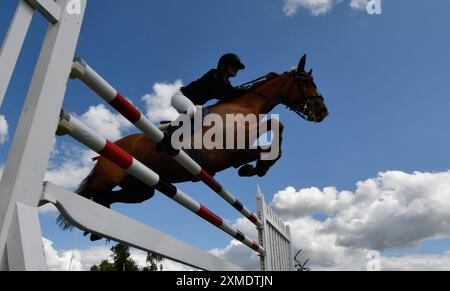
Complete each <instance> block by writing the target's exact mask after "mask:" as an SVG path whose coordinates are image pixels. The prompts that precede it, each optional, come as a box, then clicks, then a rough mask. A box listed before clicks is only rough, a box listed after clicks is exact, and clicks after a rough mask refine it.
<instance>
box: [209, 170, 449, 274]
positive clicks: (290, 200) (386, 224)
mask: <svg viewBox="0 0 450 291" xmlns="http://www.w3.org/2000/svg"><path fill="white" fill-rule="evenodd" d="M272 207H273V208H274V209H275V210H276V212H277V213H278V214H279V215H280V216H282V217H284V219H285V220H286V222H287V223H288V224H289V225H290V227H291V233H292V241H293V245H294V250H299V249H303V253H302V258H303V259H305V258H310V259H311V261H310V262H311V263H310V267H312V268H313V269H314V270H366V266H367V263H368V261H367V259H366V256H367V254H368V252H369V250H378V251H381V252H382V251H384V250H409V252H414V248H415V247H417V246H418V245H419V244H420V243H422V242H424V241H429V240H433V239H440V238H446V237H450V171H449V172H442V173H420V172H416V173H413V174H407V173H403V172H398V171H391V172H384V173H380V174H379V175H378V177H376V178H373V179H368V180H366V181H363V182H358V183H357V187H356V191H354V192H350V191H337V190H336V189H335V187H327V188H325V189H323V190H319V189H317V188H307V189H301V190H299V191H295V189H294V188H292V187H289V188H287V189H285V190H282V191H279V192H278V193H276V195H275V197H274V199H273V201H272ZM318 213H320V214H324V215H326V219H324V220H318V219H315V218H314V217H313V215H314V214H318ZM243 224H248V227H251V224H250V223H247V222H246V221H245V220H239V221H238V223H237V225H238V226H239V227H240V228H242V229H243V230H244V232H245V231H250V233H252V232H251V230H250V229H249V228H248V227H245V226H244V225H243ZM241 247H242V246H241V245H239V244H236V243H235V242H232V243H230V244H229V245H228V246H227V247H226V248H224V249H222V250H214V252H215V253H216V254H218V255H220V256H223V257H225V258H227V259H230V260H232V261H235V262H247V263H248V262H250V263H251V264H252V265H253V267H250V269H255V268H257V264H256V262H255V260H254V259H253V257H252V256H251V255H250V254H249V253H244V252H239V249H238V248H241ZM449 261H450V251H449V252H446V253H443V254H440V255H439V254H437V255H427V256H420V255H408V256H402V257H382V260H381V267H382V269H384V270H435V269H436V270H449V269H450V263H449ZM247 267H248V266H247Z"/></svg>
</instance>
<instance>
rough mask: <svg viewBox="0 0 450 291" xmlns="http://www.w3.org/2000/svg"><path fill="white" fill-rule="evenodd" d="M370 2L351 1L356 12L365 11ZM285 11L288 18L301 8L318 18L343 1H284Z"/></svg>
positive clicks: (363, 0) (351, 5) (365, 0)
mask: <svg viewBox="0 0 450 291" xmlns="http://www.w3.org/2000/svg"><path fill="white" fill-rule="evenodd" d="M369 1H370V0H350V7H351V8H352V9H354V10H365V9H366V7H367V3H369ZM283 2H284V6H283V11H284V14H285V15H287V16H293V15H295V14H296V13H297V11H298V9H299V8H304V9H307V10H308V11H309V12H310V13H311V15H314V16H318V15H323V14H326V13H327V12H330V11H331V10H332V9H333V7H334V6H335V5H337V4H339V3H341V2H342V0H283Z"/></svg>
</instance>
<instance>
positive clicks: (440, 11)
mask: <svg viewBox="0 0 450 291" xmlns="http://www.w3.org/2000/svg"><path fill="white" fill-rule="evenodd" d="M3 2H6V3H2V4H1V9H0V36H2V37H3V36H4V35H5V33H6V31H7V27H8V23H9V21H10V19H11V17H12V14H13V12H14V9H15V6H16V1H3ZM288 2H289V1H288ZM296 2H298V3H300V2H302V1H295V0H292V1H291V3H296ZM336 2H338V1H332V0H330V1H328V3H331V4H332V6H331V7H330V8H329V9H328V11H327V12H326V13H323V14H320V15H312V14H311V10H310V9H308V8H305V7H301V6H300V7H298V9H297V10H296V11H295V13H293V15H289V16H288V15H286V13H285V11H283V7H284V5H286V1H281V0H270V1H269V0H246V1H238V0H228V1H208V0H199V1H181V0H169V1H140V0H129V1H119V0H110V1H90V3H89V5H88V9H87V13H86V18H85V22H84V25H83V30H82V33H81V37H80V41H79V46H78V50H77V55H78V56H82V57H83V58H85V59H86V60H87V61H88V62H89V63H90V64H91V65H92V66H94V67H95V68H96V70H97V71H99V72H101V73H102V74H103V75H104V76H105V77H106V78H107V79H108V80H109V81H110V82H111V83H112V84H115V85H117V87H118V88H119V90H120V91H122V92H123V93H124V94H125V95H126V96H127V97H129V98H131V99H132V101H133V102H134V104H136V105H137V106H138V107H140V108H142V109H143V110H144V109H145V108H146V104H145V102H144V101H143V100H142V99H141V97H142V96H144V95H146V94H152V92H153V86H154V85H155V84H156V83H174V82H175V81H176V80H181V81H182V82H183V83H184V84H186V83H189V82H190V81H192V80H194V79H196V78H198V77H200V76H201V75H202V74H203V73H205V72H206V71H207V70H209V69H210V68H212V67H214V66H215V64H216V63H217V59H218V57H219V56H220V55H221V54H223V53H225V52H229V51H232V52H236V53H237V54H239V55H240V56H241V58H242V60H243V61H244V62H245V64H246V65H247V70H245V71H244V72H242V73H241V74H240V75H239V76H238V78H237V79H236V80H235V81H234V82H235V84H239V83H243V82H245V81H248V80H250V79H254V78H256V77H259V76H261V75H263V74H265V73H267V72H269V71H275V72H283V71H285V70H287V69H289V68H291V67H293V66H295V65H296V64H297V63H298V60H299V58H300V57H301V56H302V55H303V54H304V53H307V54H308V64H307V67H312V68H314V71H315V73H314V75H315V80H316V83H317V84H318V87H319V89H320V91H321V92H322V94H323V95H324V96H325V99H326V102H327V104H328V107H329V109H330V111H331V116H330V117H329V118H328V119H327V120H326V121H325V122H324V123H323V124H320V125H317V124H309V123H306V122H304V121H302V120H300V119H299V118H298V117H297V116H296V115H294V114H293V113H291V112H289V111H287V110H286V109H284V108H282V107H279V108H277V110H276V111H275V112H274V113H278V114H280V118H281V120H282V122H283V123H284V124H285V126H286V131H285V138H284V145H283V151H284V157H283V158H282V160H280V161H279V162H278V163H277V165H276V166H275V167H274V168H273V169H272V170H271V172H270V173H269V174H268V176H267V177H264V178H262V179H261V178H252V179H242V178H238V177H237V174H236V172H235V171H232V170H230V171H226V172H224V173H221V174H219V175H218V177H217V178H218V179H219V180H220V181H222V182H223V183H224V184H225V185H227V187H228V188H229V189H230V190H231V192H233V193H234V194H235V195H236V196H238V197H239V199H240V200H242V201H244V202H245V204H247V205H249V206H251V207H253V206H254V205H255V202H254V200H255V187H256V184H257V183H259V184H260V185H261V187H262V189H263V191H264V192H265V194H266V196H267V200H268V201H271V200H272V197H273V195H274V194H275V193H277V192H278V191H280V190H283V189H285V188H286V187H288V186H292V187H294V188H295V189H297V190H299V189H304V188H309V187H317V188H319V189H322V188H324V187H327V186H334V187H336V188H337V189H339V190H349V191H355V189H356V186H355V183H357V182H358V181H365V180H367V179H371V178H374V177H377V174H378V173H379V172H386V171H401V172H404V173H413V172H414V171H419V172H431V173H434V172H436V173H438V172H445V171H448V170H449V166H448V165H449V164H450V155H449V154H448V148H450V134H449V133H448V124H449V122H450V114H448V113H449V112H448V110H449V109H448V108H449V107H450V98H449V97H450V96H449V93H450V92H449V88H448V83H449V81H450V79H449V74H448V68H449V67H450V58H449V57H448V52H449V51H450V41H449V40H448V37H446V36H447V35H449V34H450V23H449V20H448V11H449V9H450V3H449V2H448V1H445V0H435V1H432V2H430V3H428V2H427V3H425V2H423V1H406V0H397V1H391V0H384V1H382V5H383V13H382V14H381V15H372V16H371V15H368V14H367V13H366V12H365V11H364V10H355V9H351V8H350V5H349V3H350V1H347V0H344V1H343V2H342V3H336ZM302 3H315V1H314V0H308V1H303V2H302ZM45 27H46V23H45V22H44V21H43V20H42V18H41V17H36V19H35V20H34V21H33V28H32V30H31V31H30V33H29V37H28V39H27V42H26V48H25V49H24V50H23V53H22V58H21V60H20V62H19V63H18V67H17V70H16V73H15V75H14V78H13V83H12V85H11V87H10V89H9V91H8V95H7V99H6V101H5V103H4V104H3V107H2V108H1V111H0V114H2V115H4V116H5V117H6V120H7V121H8V124H9V127H10V128H9V138H8V140H7V141H6V142H5V143H4V144H3V145H2V150H1V152H0V165H2V164H4V161H5V159H6V156H7V149H8V146H9V144H10V141H11V140H12V138H13V132H14V128H15V126H16V124H17V119H18V116H19V112H20V108H21V105H22V103H23V98H24V96H25V95H26V91H27V86H25V84H28V81H29V80H30V78H31V75H32V71H33V67H34V64H35V60H36V57H37V55H38V52H39V48H40V40H41V39H42V37H43V35H44V32H45ZM67 92H68V93H67V97H66V100H65V108H66V110H69V111H72V112H76V113H78V114H80V115H82V114H84V113H85V112H86V111H88V109H89V106H93V105H94V106H95V105H98V104H100V103H101V102H100V101H99V99H96V97H95V96H94V95H93V94H92V93H91V92H90V91H89V90H87V89H86V88H84V87H83V86H82V85H81V84H80V83H78V82H74V81H71V82H69V86H68V91H67ZM130 130H131V131H127V130H124V131H123V132H122V133H124V134H126V133H128V132H133V129H130ZM59 141H60V144H62V143H71V141H70V140H68V139H61V140H59ZM54 162H55V163H56V164H62V163H63V162H64V161H63V160H59V159H58V157H54ZM180 188H182V189H183V190H185V191H186V192H187V193H190V194H191V195H192V196H194V197H195V198H197V199H198V200H201V201H203V202H205V204H206V205H209V206H210V207H211V208H212V209H214V210H217V212H218V213H220V214H221V215H223V216H224V217H225V218H227V219H229V220H230V221H234V220H235V219H237V218H238V217H239V216H238V215H237V214H236V213H235V212H234V211H233V210H232V209H229V208H228V207H227V205H225V204H224V203H222V201H221V200H220V199H219V198H217V197H215V195H214V194H213V193H211V191H209V189H207V188H206V187H204V186H203V185H200V184H199V185H192V184H184V185H180ZM116 209H118V210H119V211H122V212H125V213H127V214H130V215H131V216H133V217H136V218H138V219H140V220H142V221H145V222H148V223H149V224H151V225H154V226H156V227H158V228H160V229H162V230H164V231H167V232H168V233H170V234H173V235H175V236H177V237H179V238H183V239H184V240H186V241H188V242H190V243H192V244H194V245H196V246H199V247H201V248H204V249H211V248H215V247H219V248H222V247H225V246H226V245H227V242H228V241H229V239H228V238H227V237H226V236H225V235H222V234H221V233H220V232H219V231H216V230H215V229H212V228H211V227H209V225H207V224H206V223H204V222H202V221H200V220H199V219H198V218H197V217H193V216H191V215H190V214H189V213H186V211H185V210H184V209H182V208H180V207H178V206H177V205H173V203H172V202H171V201H167V200H165V199H164V197H157V198H155V199H154V200H153V201H151V202H150V203H146V204H145V205H142V206H118V207H117V208H116ZM167 213H170V215H168V214H167ZM326 217H327V216H325V218H326ZM177 221H182V222H183V223H179V222H177ZM42 223H43V228H44V236H46V237H47V238H49V239H51V240H52V241H54V247H55V248H57V249H70V248H71V244H72V240H73V234H67V233H65V234H61V233H60V232H59V231H58V230H57V228H56V227H55V226H54V221H53V218H52V215H44V216H43V218H42ZM186 225H189V227H186ZM425 241H426V243H425V244H424V245H423V247H422V248H421V249H412V250H411V249H408V250H406V251H399V250H395V248H394V250H389V251H388V252H387V253H388V254H389V255H394V256H397V255H403V254H406V255H408V254H421V253H432V254H435V253H436V254H439V253H442V252H444V251H447V250H449V249H450V244H449V242H448V240H446V239H444V238H443V237H441V239H440V240H438V241H431V240H429V239H427V240H425ZM299 244H300V243H299ZM98 245H102V243H100V244H98ZM90 246H92V244H90V243H89V242H87V241H85V240H82V241H80V248H88V247H90Z"/></svg>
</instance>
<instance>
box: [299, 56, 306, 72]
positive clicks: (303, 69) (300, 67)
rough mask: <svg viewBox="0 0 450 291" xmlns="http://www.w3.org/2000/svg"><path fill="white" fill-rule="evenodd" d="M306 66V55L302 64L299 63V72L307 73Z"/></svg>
mask: <svg viewBox="0 0 450 291" xmlns="http://www.w3.org/2000/svg"><path fill="white" fill-rule="evenodd" d="M305 66H306V55H304V56H303V57H302V58H301V60H300V63H298V72H299V73H300V72H304V71H305Z"/></svg>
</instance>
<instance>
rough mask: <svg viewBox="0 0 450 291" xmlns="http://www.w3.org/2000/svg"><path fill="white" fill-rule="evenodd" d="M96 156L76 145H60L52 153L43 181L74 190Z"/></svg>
mask: <svg viewBox="0 0 450 291" xmlns="http://www.w3.org/2000/svg"><path fill="white" fill-rule="evenodd" d="M96 156H97V154H96V153H94V152H93V151H91V150H89V149H86V148H83V147H81V146H78V145H74V144H69V143H62V144H58V145H57V147H56V148H55V150H54V151H53V154H52V157H51V160H50V166H49V170H47V173H46V175H45V180H46V181H50V182H52V183H54V184H56V185H59V186H61V187H66V188H69V189H74V188H75V187H76V186H78V184H79V183H80V182H81V181H82V180H83V179H84V178H85V177H86V176H87V175H88V174H89V172H90V170H91V168H92V167H93V166H94V164H95V163H94V162H93V161H92V158H94V157H96Z"/></svg>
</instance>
